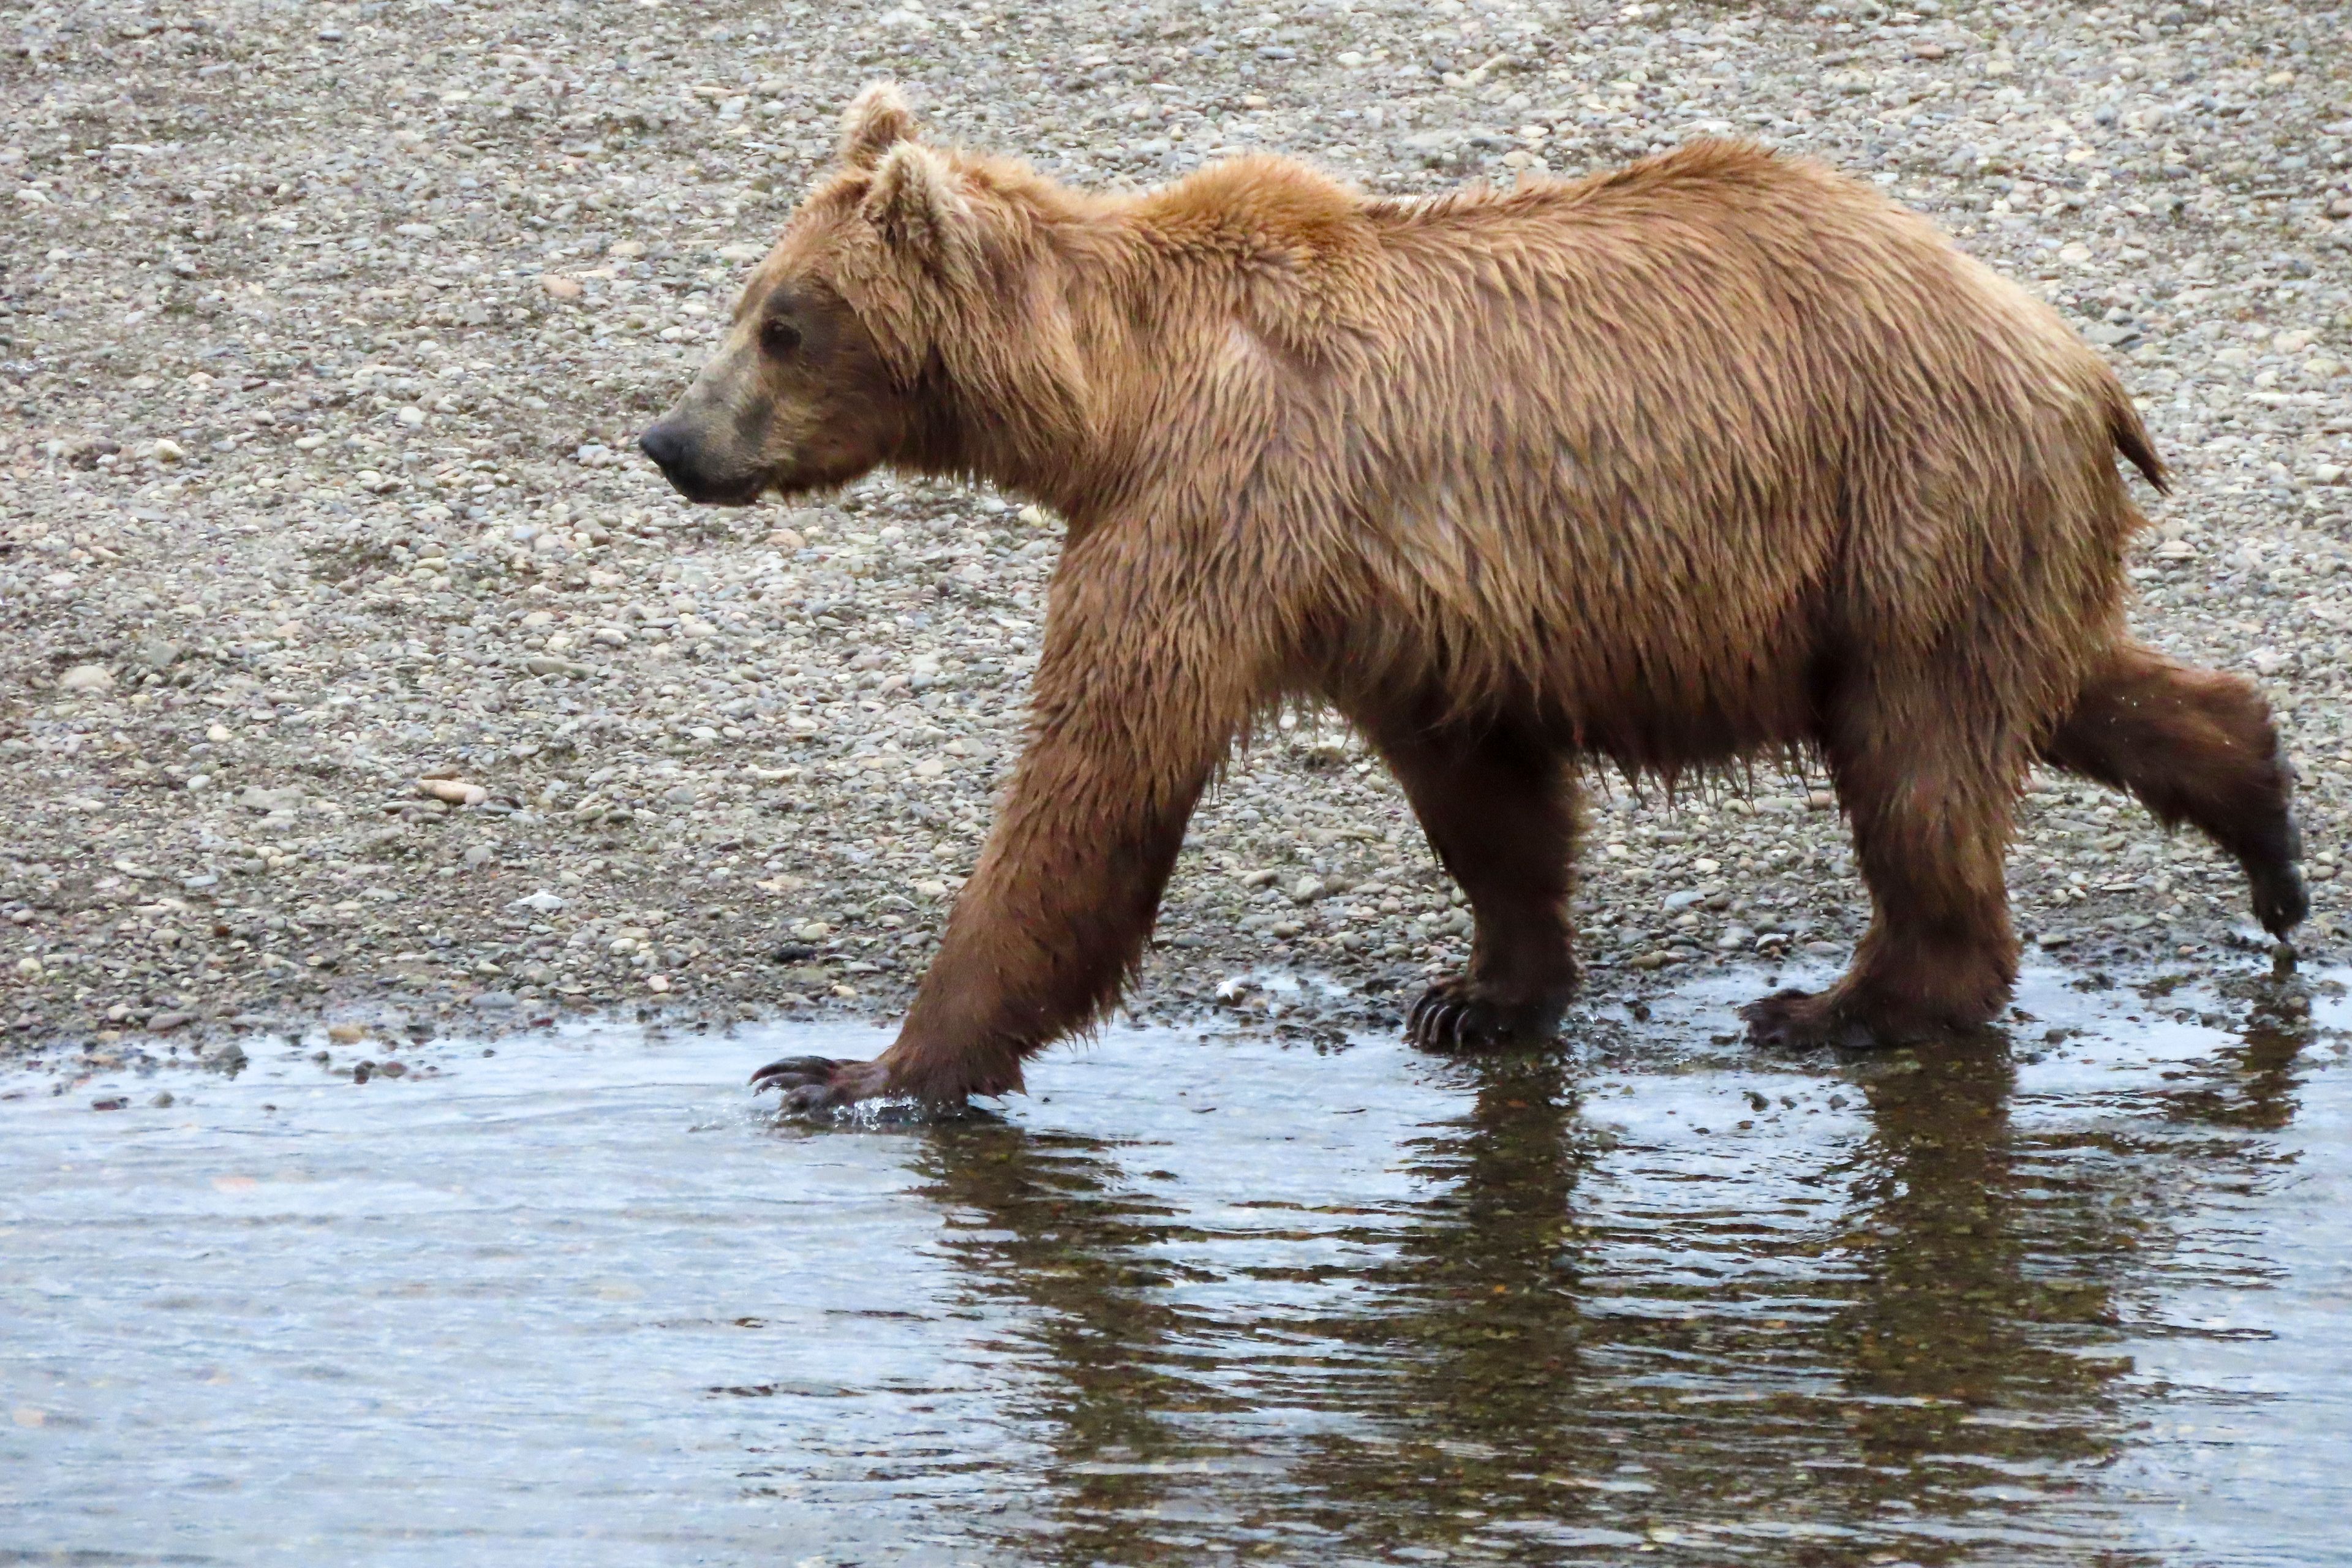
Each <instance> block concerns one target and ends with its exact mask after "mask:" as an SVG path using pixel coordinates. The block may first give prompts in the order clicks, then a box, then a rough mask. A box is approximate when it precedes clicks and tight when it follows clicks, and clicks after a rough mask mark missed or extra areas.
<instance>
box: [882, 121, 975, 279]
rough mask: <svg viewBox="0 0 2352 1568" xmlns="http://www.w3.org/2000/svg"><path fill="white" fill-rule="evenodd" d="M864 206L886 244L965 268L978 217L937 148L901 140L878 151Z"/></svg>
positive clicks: (933, 262)
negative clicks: (889, 147)
mask: <svg viewBox="0 0 2352 1568" xmlns="http://www.w3.org/2000/svg"><path fill="white" fill-rule="evenodd" d="M860 210H862V211H863V212H864V213H865V215H866V221H867V222H869V223H871V224H872V225H873V226H874V227H875V228H876V230H877V232H879V233H880V235H881V236H882V238H883V241H884V243H886V244H887V245H888V246H889V247H891V248H892V249H894V250H897V251H900V252H902V253H904V254H906V255H908V256H909V257H911V258H915V259H917V260H919V261H921V262H922V263H923V264H924V265H926V266H929V267H930V268H935V269H937V270H939V271H941V272H946V273H950V274H952V273H959V272H961V271H963V270H965V269H966V268H967V267H968V265H969V264H970V262H971V259H972V255H973V251H974V249H975V247H976V243H977V236H976V235H975V233H974V228H975V226H976V225H977V223H978V221H979V220H978V217H977V216H976V215H975V214H974V213H973V212H972V209H971V202H970V201H969V200H967V199H966V198H965V195H964V193H963V191H962V189H961V184H960V183H959V181H958V179H957V177H956V172H955V170H954V168H953V167H952V166H951V165H950V163H948V161H947V160H946V159H945V158H943V157H941V156H940V154H939V153H934V152H932V151H931V150H930V149H929V147H925V146H922V145H920V144H919V143H917V142H899V143H898V145H897V146H895V147H893V148H891V149H890V150H889V151H888V152H887V153H884V154H882V162H881V163H879V164H877V166H876V168H875V170H874V183H873V184H871V185H869V186H868V187H867V188H866V200H865V203H864V204H863V206H862V208H861V209H860Z"/></svg>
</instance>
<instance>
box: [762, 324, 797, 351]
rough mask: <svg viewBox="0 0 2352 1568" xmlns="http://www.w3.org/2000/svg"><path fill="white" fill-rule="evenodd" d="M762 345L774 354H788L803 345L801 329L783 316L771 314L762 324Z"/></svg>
mask: <svg viewBox="0 0 2352 1568" xmlns="http://www.w3.org/2000/svg"><path fill="white" fill-rule="evenodd" d="M760 346H761V348H763V349H766V350H767V351H768V352H769V353H772V354H788V353H792V352H793V350H794V349H796V348H798V347H800V346H801V330H800V329H799V328H798V327H796V326H794V325H793V323H792V321H791V320H790V319H789V318H787V317H783V316H771V317H769V318H768V319H767V320H766V321H763V322H761V326H760Z"/></svg>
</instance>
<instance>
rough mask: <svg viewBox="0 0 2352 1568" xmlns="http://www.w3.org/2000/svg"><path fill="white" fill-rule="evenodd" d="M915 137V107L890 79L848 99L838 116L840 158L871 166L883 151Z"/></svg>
mask: <svg viewBox="0 0 2352 1568" xmlns="http://www.w3.org/2000/svg"><path fill="white" fill-rule="evenodd" d="M914 139H915V111H914V110H911V109H908V107H907V100H906V99H905V98H904V97H902V96H901V95H900V94H899V91H898V86H897V84H896V83H893V82H887V81H877V82H875V83H874V84H872V85H871V86H869V87H868V88H866V90H865V91H863V92H861V93H859V94H858V95H857V96H856V98H854V99H851V100H849V107H848V109H846V110H844V111H843V113H842V116H841V162H842V165H843V166H844V167H845V168H851V169H870V168H872V167H873V166H874V165H875V164H876V163H878V162H880V161H881V157H882V154H883V153H887V152H888V151H889V150H890V149H891V148H893V147H895V146H897V145H898V143H900V142H912V141H913V140H914Z"/></svg>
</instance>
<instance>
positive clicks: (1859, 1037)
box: [1741, 685, 2024, 1047]
mask: <svg viewBox="0 0 2352 1568" xmlns="http://www.w3.org/2000/svg"><path fill="white" fill-rule="evenodd" d="M1933 692H1934V689H1933V688H1931V687H1927V686H1919V685H1915V686H1912V687H1910V688H1909V689H1908V690H1906V691H1903V692H1901V693H1900V695H1899V696H1897V695H1895V694H1894V693H1891V692H1889V691H1888V690H1887V689H1885V688H1880V689H1876V690H1873V691H1869V692H1865V693H1861V694H1857V695H1856V696H1854V697H1852V698H1849V699H1847V700H1844V701H1843V703H1842V704H1841V706H1840V709H1839V710H1838V711H1837V712H1836V713H1835V714H1834V715H1833V716H1832V721H1831V725H1830V732H1829V733H1828V735H1827V736H1826V737H1825V744H1824V748H1823V749H1824V751H1825V752H1826V753H1827V760H1828V763H1829V767H1830V773H1831V775H1832V779H1833V781H1834V782H1835V784H1836V785H1837V792H1838V799H1839V803H1840V805H1843V807H1844V809H1845V813H1846V816H1848V818H1849V819H1850V820H1851V822H1852V824H1853V841H1854V858H1855V859H1856V861H1857V862H1858V863H1859V865H1860V868H1861V871H1862V878H1863V881H1864V884H1866V885H1867V886H1868V888H1869V889H1870V896H1871V901H1872V904H1873V906H1874V910H1873V916H1872V920H1871V924H1870V929H1869V930H1868V931H1865V932H1864V933H1863V938H1862V941H1861V942H1860V943H1859V944H1858V945H1857V946H1856V947H1855V949H1854V954H1853V964H1852V966H1851V967H1849V968H1848V969H1847V971H1846V973H1845V974H1844V975H1843V978H1841V979H1840V980H1839V981H1838V982H1837V984H1834V985H1832V986H1831V987H1830V988H1829V989H1828V990H1827V991H1824V992H1822V993H1821V994H1818V995H1808V994H1804V993H1801V992H1797V991H1783V992H1780V994H1777V995H1772V996H1767V997H1765V998H1764V999H1763V1000H1761V1001H1759V1002H1753V1003H1750V1004H1749V1005H1748V1006H1747V1007H1745V1008H1743V1009H1741V1012H1742V1014H1743V1016H1745V1017H1746V1018H1747V1020H1748V1037H1749V1038H1750V1039H1752V1040H1754V1041H1755V1042H1756V1043H1758V1044H1759V1045H1766V1046H1775V1047H1813V1046H1824V1045H1841V1046H1869V1045H1897V1044H1901V1043H1902V1042H1904V1041H1906V1040H1914V1039H1920V1038H1926V1037H1934V1036H1937V1035H1948V1034H1953V1033H1958V1032H1961V1031H1965V1030H1968V1029H1972V1028H1975V1027H1977V1026H1980V1025H1983V1024H1985V1023H1988V1022H1990V1020H1991V1019H1992V1017H1993V1016H1995V1015H1996V1014H1997V1013H1998V1012H1999V1011H2000V1007H2001V1005H2002V1004H2003V1003H2004V1002H2006V1001H2007V1000H2008V998H2009V992H2010V987H2011V984H2014V983H2015V981H2016V979H2017V939H2016V937H2015V936H2014V934H2012V932H2011V930H2010V923H2009V898H2008V889H2007V888H2006V886H2005V885H2004V882H2003V878H2002V872H2003V862H2004V861H2005V859H2006V858H2007V853H2008V847H2009V837H2010V826H2011V817H2012V815H2013V811H2014V806H2015V802H2016V797H2017V790H2018V786H2019V784H2020V782H2021V776H2022V773H2023V771H2024V759H2023V756H2022V754H2021V748H2019V747H2018V746H2016V745H2014V744H2011V743H2009V742H2005V741H2004V740H2003V738H2002V736H2001V733H2000V730H2001V726H2000V725H1999V724H1998V723H1997V722H1980V723H1979V724H1978V725H1975V726H1971V725H1969V723H1968V722H1966V721H1965V720H1963V719H1961V718H1959V717H1958V714H1959V713H1963V712H1965V709H1964V708H1963V707H1962V706H1961V705H1959V704H1945V703H1942V702H1939V701H1937V700H1935V698H1934V695H1933Z"/></svg>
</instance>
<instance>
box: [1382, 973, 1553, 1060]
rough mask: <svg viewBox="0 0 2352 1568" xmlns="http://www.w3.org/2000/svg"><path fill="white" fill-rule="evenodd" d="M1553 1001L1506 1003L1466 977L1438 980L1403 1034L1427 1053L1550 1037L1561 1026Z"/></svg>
mask: <svg viewBox="0 0 2352 1568" xmlns="http://www.w3.org/2000/svg"><path fill="white" fill-rule="evenodd" d="M1561 1011H1562V1005H1561V1004H1560V1003H1559V1002H1556V1001H1551V1000H1549V999H1547V1000H1540V1001H1536V1002H1519V1003H1508V1002H1500V1001H1497V1000H1496V999H1495V998H1493V997H1491V996H1489V995H1487V994H1485V993H1484V992H1483V991H1482V990H1481V989H1480V987H1479V985H1478V984H1477V982H1475V981H1474V980H1472V979H1470V978H1469V977H1468V976H1466V975H1455V976H1454V978H1453V979H1451V980H1441V981H1439V982H1438V983H1437V984H1434V985H1433V986H1431V987H1430V988H1429V989H1428V990H1426V991H1424V992H1423V993H1422V994H1421V1000H1420V1001H1418V1002H1416V1003H1414V1004H1413V1005H1412V1013H1411V1015H1409V1016H1407V1017H1406V1019H1405V1026H1404V1032H1405V1035H1406V1037H1408V1038H1409V1039H1411V1040H1412V1043H1413V1044H1414V1045H1417V1046H1420V1047H1423V1049H1426V1050H1449V1049H1456V1050H1458V1049H1462V1048H1464V1047H1479V1046H1493V1045H1499V1044H1501V1043H1503V1042H1505V1041H1507V1040H1542V1039H1549V1037H1551V1035H1552V1033H1553V1031H1554V1030H1555V1029H1557V1028H1558V1027H1559V1016H1560V1013H1561Z"/></svg>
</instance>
